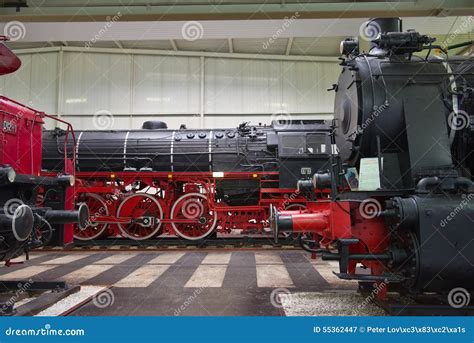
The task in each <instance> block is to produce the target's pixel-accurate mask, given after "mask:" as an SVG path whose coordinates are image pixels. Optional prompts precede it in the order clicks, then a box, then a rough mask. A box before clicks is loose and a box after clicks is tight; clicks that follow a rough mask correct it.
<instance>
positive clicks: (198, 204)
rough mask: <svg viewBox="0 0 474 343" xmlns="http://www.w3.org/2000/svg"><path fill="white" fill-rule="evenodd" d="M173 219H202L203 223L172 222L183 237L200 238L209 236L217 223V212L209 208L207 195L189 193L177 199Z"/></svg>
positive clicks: (172, 210)
mask: <svg viewBox="0 0 474 343" xmlns="http://www.w3.org/2000/svg"><path fill="white" fill-rule="evenodd" d="M170 218H171V219H183V220H186V219H188V220H200V221H202V222H204V223H203V224H201V223H171V226H173V228H174V229H175V231H176V233H177V234H178V235H179V236H181V237H182V238H185V239H189V240H198V239H202V238H204V237H206V236H208V235H209V234H210V233H211V232H212V231H214V228H215V227H216V224H217V213H216V212H215V211H211V210H210V209H209V204H208V201H207V197H206V196H205V195H204V194H200V193H188V194H185V195H183V196H181V197H180V198H179V199H178V200H176V201H175V203H174V204H173V207H172V208H171V214H170Z"/></svg>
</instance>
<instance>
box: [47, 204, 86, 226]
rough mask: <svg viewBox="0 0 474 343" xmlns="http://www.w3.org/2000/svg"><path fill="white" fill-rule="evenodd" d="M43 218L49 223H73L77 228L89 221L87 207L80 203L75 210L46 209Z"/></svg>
mask: <svg viewBox="0 0 474 343" xmlns="http://www.w3.org/2000/svg"><path fill="white" fill-rule="evenodd" d="M44 219H45V220H46V221H48V222H49V223H51V224H70V223H75V224H77V225H78V227H79V229H83V228H85V227H87V225H88V223H89V209H88V207H87V205H86V204H81V205H80V206H79V209H78V210H77V211H63V210H48V211H46V213H45V214H44Z"/></svg>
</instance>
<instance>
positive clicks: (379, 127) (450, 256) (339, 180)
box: [272, 18, 474, 305]
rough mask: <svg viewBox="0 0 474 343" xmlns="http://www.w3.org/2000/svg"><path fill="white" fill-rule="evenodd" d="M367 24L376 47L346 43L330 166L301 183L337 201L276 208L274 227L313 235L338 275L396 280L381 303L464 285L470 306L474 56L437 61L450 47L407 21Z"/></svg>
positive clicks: (310, 243)
mask: <svg viewBox="0 0 474 343" xmlns="http://www.w3.org/2000/svg"><path fill="white" fill-rule="evenodd" d="M365 29H367V31H371V32H374V31H376V32H378V34H377V35H376V36H374V37H373V39H372V40H371V42H370V49H369V51H368V52H360V51H359V44H358V41H357V40H355V39H347V40H345V41H343V42H342V43H341V53H342V54H343V55H344V58H341V67H342V73H341V75H340V78H339V80H338V83H337V84H335V85H334V86H333V90H335V91H336V100H335V109H334V116H335V119H334V123H333V129H334V131H333V135H332V136H333V139H334V142H335V143H336V146H337V149H338V154H337V155H334V156H331V159H332V161H333V163H332V164H331V165H332V166H333V168H331V170H330V171H329V172H324V173H317V174H315V175H314V177H313V182H307V181H302V184H304V185H306V187H307V188H308V189H312V190H314V191H317V190H322V189H330V190H331V196H330V199H328V200H326V201H317V202H310V203H308V204H307V209H306V210H305V211H275V212H274V214H273V217H272V219H273V220H272V227H273V229H274V231H275V233H276V236H278V234H279V233H280V232H283V231H285V232H300V233H301V234H302V235H305V237H306V239H307V241H306V248H307V249H308V250H310V251H313V252H318V253H320V254H321V255H322V258H323V259H326V260H335V261H339V267H340V268H339V272H338V273H337V275H338V276H339V277H340V278H342V279H351V280H359V281H360V282H361V283H369V284H372V283H374V282H375V283H376V284H378V285H381V284H384V285H389V286H387V287H382V288H383V291H381V292H380V293H379V294H378V296H379V297H382V298H383V297H384V296H385V295H386V292H387V290H389V289H390V288H391V287H395V289H397V288H398V289H400V288H401V289H403V290H404V291H405V292H409V293H411V294H420V293H423V292H436V293H444V292H446V293H447V292H448V291H449V290H456V291H458V290H459V289H460V288H462V290H461V291H462V292H464V294H463V295H464V297H465V298H466V299H469V296H468V294H469V293H472V292H473V291H474V230H473V228H474V183H473V178H474V153H473V147H474V118H473V114H474V112H473V110H474V106H473V105H474V103H473V101H474V100H473V99H474V98H473V86H474V66H473V62H474V59H473V57H472V56H467V57H453V58H447V57H446V58H440V57H436V56H431V57H430V55H431V53H432V52H433V51H434V50H435V49H438V50H439V51H442V52H444V53H447V51H446V49H445V47H443V46H439V45H435V44H434V39H432V38H430V37H428V36H425V35H421V34H419V33H418V32H414V31H408V32H402V27H401V20H400V19H399V18H388V19H374V20H371V21H369V22H368V23H367V28H365ZM468 44H472V42H469V43H468ZM420 52H423V55H417V54H416V53H420ZM360 265H362V267H363V268H366V269H368V270H369V271H370V273H361V270H360V268H357V266H360ZM450 295H451V294H450ZM468 302H469V301H468V300H467V303H468ZM467 303H466V304H464V305H467Z"/></svg>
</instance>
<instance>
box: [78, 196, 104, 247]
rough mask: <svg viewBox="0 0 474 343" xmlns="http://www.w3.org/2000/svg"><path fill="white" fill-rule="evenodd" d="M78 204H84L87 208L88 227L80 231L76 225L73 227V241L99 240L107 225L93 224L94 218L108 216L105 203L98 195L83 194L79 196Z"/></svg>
mask: <svg viewBox="0 0 474 343" xmlns="http://www.w3.org/2000/svg"><path fill="white" fill-rule="evenodd" d="M79 202H83V203H86V205H87V207H89V218H90V220H89V225H87V226H86V227H85V228H84V229H83V230H81V229H80V228H79V227H78V226H77V225H75V226H74V239H77V240H79V241H91V240H94V239H97V238H99V237H100V236H102V235H103V234H104V232H105V231H106V230H107V227H108V226H109V225H108V224H101V223H95V222H94V217H95V216H108V215H109V208H108V207H107V202H106V201H105V199H104V198H102V197H101V196H100V195H98V194H94V193H84V194H81V195H79Z"/></svg>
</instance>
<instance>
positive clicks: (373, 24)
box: [364, 18, 402, 53]
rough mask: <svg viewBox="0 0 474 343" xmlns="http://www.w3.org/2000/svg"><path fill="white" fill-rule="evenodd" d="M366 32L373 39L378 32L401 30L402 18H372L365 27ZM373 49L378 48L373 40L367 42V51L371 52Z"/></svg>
mask: <svg viewBox="0 0 474 343" xmlns="http://www.w3.org/2000/svg"><path fill="white" fill-rule="evenodd" d="M364 30H366V32H369V33H370V35H371V37H372V38H373V39H376V38H377V36H378V35H379V34H382V33H387V32H402V20H401V19H400V18H372V19H370V20H369V21H368V22H367V24H366V27H365V28H364ZM373 49H378V46H377V44H376V43H375V42H373V41H371V42H369V51H370V52H371V53H372V50H373Z"/></svg>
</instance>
